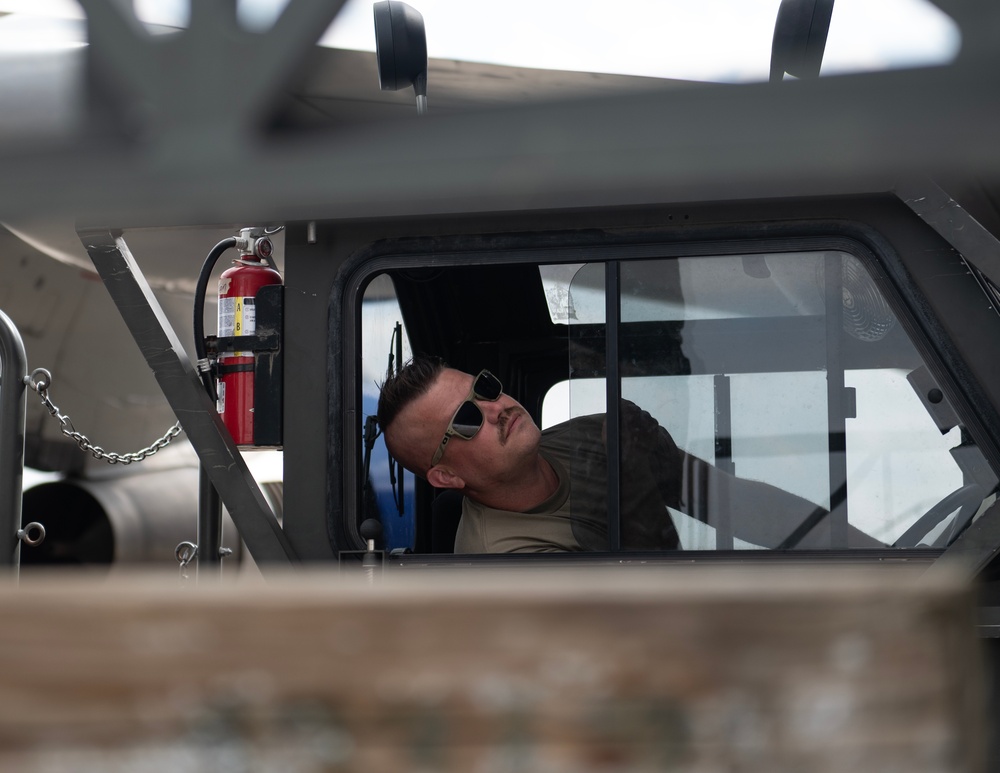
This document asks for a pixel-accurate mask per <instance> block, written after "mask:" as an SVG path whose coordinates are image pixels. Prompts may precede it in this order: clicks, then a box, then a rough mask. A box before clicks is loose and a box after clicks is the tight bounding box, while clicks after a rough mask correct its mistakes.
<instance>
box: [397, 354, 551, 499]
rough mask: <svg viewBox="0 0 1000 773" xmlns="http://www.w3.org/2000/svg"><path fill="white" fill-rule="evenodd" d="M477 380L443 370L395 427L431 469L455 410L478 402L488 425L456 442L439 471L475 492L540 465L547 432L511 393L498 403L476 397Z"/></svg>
mask: <svg viewBox="0 0 1000 773" xmlns="http://www.w3.org/2000/svg"><path fill="white" fill-rule="evenodd" d="M474 380H475V379H474V377H473V376H470V375H469V374H468V373H463V372H461V371H458V370H452V369H450V368H448V369H445V370H443V371H442V372H441V374H440V375H439V376H438V378H437V380H435V382H434V383H433V384H432V385H431V387H430V389H428V390H427V391H426V392H425V393H424V394H423V395H421V396H420V397H419V398H417V399H416V400H414V401H413V402H412V403H410V404H409V405H408V406H407V407H406V408H404V409H403V411H402V412H401V413H400V415H399V416H398V417H397V419H396V421H394V422H393V424H392V427H391V428H390V429H391V430H393V432H392V434H394V435H397V437H395V438H393V440H394V441H396V443H399V442H404V443H405V444H406V446H407V448H408V450H409V451H411V452H412V457H411V458H414V459H420V460H421V463H422V465H423V466H424V467H426V466H427V465H429V464H430V462H431V459H432V458H433V456H434V452H435V451H436V450H437V448H438V446H439V445H440V444H441V440H442V438H443V437H444V435H445V431H446V430H447V429H448V424H449V422H450V421H451V418H452V416H453V415H454V414H455V411H456V410H457V409H458V407H459V406H460V405H461V404H462V402H463V401H464V400H466V399H472V400H474V402H475V403H476V405H477V406H478V407H479V410H480V411H482V414H483V425H482V427H481V428H480V430H479V432H477V433H476V435H475V437H473V438H472V439H470V440H465V439H464V438H461V437H458V436H454V437H452V438H450V440H449V441H448V444H447V445H446V446H445V450H444V454H443V455H442V456H441V458H440V460H439V461H438V463H437V465H435V467H436V468H441V469H442V470H446V471H447V472H449V473H453V474H455V475H457V476H459V477H461V478H462V479H463V481H464V482H465V483H466V485H468V486H469V487H471V488H478V487H480V486H491V485H500V484H503V483H508V482H510V480H511V479H513V478H514V477H515V476H516V475H517V474H518V472H519V471H520V470H521V469H523V467H524V465H527V464H530V463H532V462H533V461H534V459H535V457H536V454H537V451H538V442H539V440H540V438H541V432H540V431H539V429H538V427H537V426H536V425H535V423H534V421H532V419H531V417H530V416H529V415H528V412H527V411H525V410H524V408H523V407H522V406H521V404H520V403H518V402H517V401H516V400H515V399H514V398H512V397H510V396H509V395H507V394H501V395H500V397H499V398H498V399H496V400H479V399H476V398H470V396H469V395H470V392H471V390H472V385H473V382H474ZM404 427H405V430H401V431H400V432H396V431H395V430H397V428H404ZM404 434H405V437H400V435H404ZM429 479H430V476H429ZM431 483H435V481H434V480H431ZM435 485H437V484H435Z"/></svg>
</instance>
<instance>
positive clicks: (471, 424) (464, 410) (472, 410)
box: [431, 370, 503, 467]
mask: <svg viewBox="0 0 1000 773" xmlns="http://www.w3.org/2000/svg"><path fill="white" fill-rule="evenodd" d="M502 394H503V385H502V384H501V383H500V379H498V378H497V377H496V376H494V375H493V374H492V373H490V372H489V371H488V370H484V371H481V372H480V373H479V375H478V376H476V380H475V381H474V382H472V391H471V392H469V396H468V397H466V398H465V400H463V401H462V404H461V405H460V406H458V410H457V411H455V413H454V415H453V416H452V417H451V421H450V422H448V429H447V430H445V433H444V437H443V438H442V439H441V445H439V446H438V448H437V451H435V452H434V458H433V459H431V467H433V466H434V465H435V464H437V463H438V462H439V461H441V457H442V456H443V455H444V447H445V446H446V445H448V441H449V440H451V438H452V437H453V436H455V435H457V436H458V437H460V438H462V439H463V440H472V438H474V437H475V436H476V433H477V432H479V430H480V429H482V427H483V412H482V411H481V410H480V409H479V406H478V405H476V404H475V403H474V402H473V400H486V401H487V402H490V403H492V402H493V401H494V400H498V399H499V398H500V395H502Z"/></svg>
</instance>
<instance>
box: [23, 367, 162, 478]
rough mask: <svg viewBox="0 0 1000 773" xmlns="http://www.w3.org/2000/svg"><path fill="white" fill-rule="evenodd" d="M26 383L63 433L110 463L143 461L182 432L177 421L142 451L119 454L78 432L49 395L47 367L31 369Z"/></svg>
mask: <svg viewBox="0 0 1000 773" xmlns="http://www.w3.org/2000/svg"><path fill="white" fill-rule="evenodd" d="M24 383H25V384H26V385H28V386H29V387H31V388H32V389H34V390H35V391H36V392H37V393H38V396H39V397H40V398H41V399H42V405H44V406H45V408H46V410H47V411H48V412H49V413H50V414H52V416H54V417H55V418H56V419H57V420H58V421H59V424H60V425H61V426H60V428H61V430H62V433H63V434H64V435H65V436H66V437H68V438H71V439H72V440H75V441H76V444H77V445H78V446H80V448H81V449H82V450H84V451H87V452H88V453H90V454H91V455H92V456H93V457H94V458H95V459H103V460H104V461H106V462H107V463H108V464H132V462H141V461H142V460H143V459H145V458H146V457H147V456H152V455H153V454H155V453H156V452H157V451H159V450H160V449H161V448H164V447H165V446H167V445H169V444H170V441H171V440H173V439H174V438H175V437H177V436H178V435H179V434H180V433H181V423H180V422H177V423H176V424H174V426H172V427H171V428H170V429H168V430H167V432H166V434H165V435H164V436H163V437H161V438H160V439H159V440H157V441H155V442H154V443H152V444H151V445H149V446H146V447H145V448H143V449H142V450H141V451H136V452H135V453H131V454H117V453H115V452H114V451H105V450H104V449H103V448H101V447H100V446H95V445H94V444H93V443H91V442H90V439H89V438H88V437H87V436H86V435H84V434H83V433H82V432H77V430H76V427H74V426H73V422H72V420H71V419H70V418H69V416H67V415H66V414H64V413H62V412H60V410H59V408H58V407H57V406H56V404H55V403H53V402H52V399H51V398H50V397H49V387H50V386H51V385H52V374H51V373H49V372H48V371H47V370H46V369H45V368H35V370H33V371H31V375H30V376H25V378H24Z"/></svg>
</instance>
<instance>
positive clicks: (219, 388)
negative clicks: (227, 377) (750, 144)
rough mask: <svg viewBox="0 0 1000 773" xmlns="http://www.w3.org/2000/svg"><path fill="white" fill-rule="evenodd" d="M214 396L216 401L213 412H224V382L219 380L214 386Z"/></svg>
mask: <svg viewBox="0 0 1000 773" xmlns="http://www.w3.org/2000/svg"><path fill="white" fill-rule="evenodd" d="M215 394H216V395H217V399H216V401H215V410H216V412H217V413H225V412H226V382H225V381H223V380H222V379H221V378H220V379H219V383H218V384H216V385H215Z"/></svg>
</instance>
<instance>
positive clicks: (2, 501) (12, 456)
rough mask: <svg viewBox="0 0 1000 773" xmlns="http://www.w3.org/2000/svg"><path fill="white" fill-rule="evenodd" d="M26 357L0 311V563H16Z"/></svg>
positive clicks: (5, 317)
mask: <svg viewBox="0 0 1000 773" xmlns="http://www.w3.org/2000/svg"><path fill="white" fill-rule="evenodd" d="M27 362H28V359H27V357H26V356H25V353H24V342H23V341H22V340H21V334H20V333H18V331H17V328H16V327H15V326H14V323H13V322H12V321H11V320H10V317H8V316H7V315H6V314H4V313H3V312H2V311H0V563H4V564H10V565H11V566H15V567H16V566H17V565H18V556H19V551H18V547H19V545H20V542H19V540H18V537H17V532H18V530H19V529H20V528H21V488H22V486H23V485H24V422H25V413H26V398H27V394H26V386H25V383H24V378H25V376H27V374H28V365H27Z"/></svg>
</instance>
